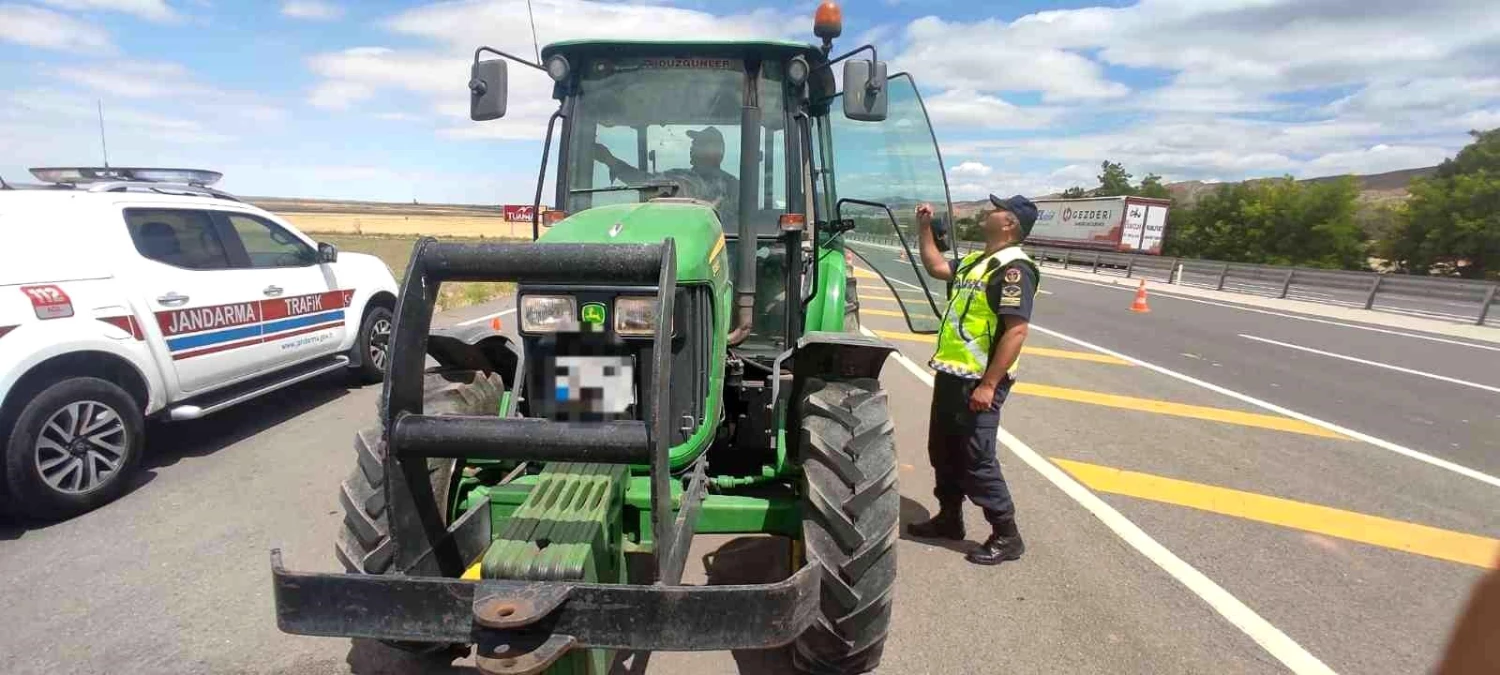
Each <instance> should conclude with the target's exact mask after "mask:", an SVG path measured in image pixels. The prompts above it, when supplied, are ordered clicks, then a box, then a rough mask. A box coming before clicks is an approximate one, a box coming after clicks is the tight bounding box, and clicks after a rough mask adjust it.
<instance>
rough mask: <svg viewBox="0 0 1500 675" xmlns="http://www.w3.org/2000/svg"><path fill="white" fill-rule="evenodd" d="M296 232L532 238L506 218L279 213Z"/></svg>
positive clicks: (527, 230)
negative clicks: (295, 228)
mask: <svg viewBox="0 0 1500 675" xmlns="http://www.w3.org/2000/svg"><path fill="white" fill-rule="evenodd" d="M276 215H279V216H281V217H282V218H285V219H287V220H289V221H291V223H292V224H293V225H296V226H297V229H299V230H302V231H303V232H307V233H316V234H321V233H337V234H364V235H381V236H411V237H417V236H422V235H430V236H434V237H470V238H478V237H484V238H486V239H527V240H529V239H531V224H530V223H510V222H506V221H505V219H504V218H499V217H493V216H492V217H483V216H467V215H426V214H417V215H387V214H371V213H296V212H286V211H277V212H276Z"/></svg>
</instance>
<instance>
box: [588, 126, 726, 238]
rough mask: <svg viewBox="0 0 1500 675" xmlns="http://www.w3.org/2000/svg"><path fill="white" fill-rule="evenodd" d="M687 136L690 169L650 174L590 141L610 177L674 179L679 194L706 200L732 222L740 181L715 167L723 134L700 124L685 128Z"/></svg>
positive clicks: (720, 157) (630, 180) (721, 158)
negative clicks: (678, 187) (688, 128)
mask: <svg viewBox="0 0 1500 675" xmlns="http://www.w3.org/2000/svg"><path fill="white" fill-rule="evenodd" d="M687 135H688V138H691V139H693V144H692V146H691V147H690V148H689V149H688V157H689V160H688V161H689V162H690V163H691V164H692V168H688V169H668V170H667V171H665V172H663V173H660V174H651V173H648V172H646V171H644V170H642V169H638V168H636V167H633V166H631V165H629V164H627V163H625V162H624V161H621V160H620V159H619V158H617V157H615V156H614V155H613V154H611V153H610V151H609V148H606V147H604V146H603V145H602V144H599V143H595V144H594V161H596V162H599V163H600V164H603V165H605V166H607V167H609V177H610V179H612V180H620V181H624V182H625V183H627V184H631V185H637V184H640V183H644V182H646V181H648V180H651V179H653V178H663V179H666V180H670V181H676V182H677V183H679V184H680V185H682V192H683V194H682V196H684V197H692V198H693V199H699V200H702V201H705V202H708V203H709V204H711V205H713V207H714V208H715V209H717V210H718V212H719V218H721V219H724V222H725V223H729V222H731V221H733V220H734V218H735V216H736V215H737V213H738V212H737V210H736V209H737V207H738V205H739V197H740V181H739V180H738V179H736V178H735V177H734V176H733V175H731V174H730V173H729V172H727V171H725V170H723V169H721V168H719V165H721V164H723V163H724V134H722V133H720V132H719V130H718V129H717V128H715V127H704V128H703V129H702V130H701V131H688V132H687Z"/></svg>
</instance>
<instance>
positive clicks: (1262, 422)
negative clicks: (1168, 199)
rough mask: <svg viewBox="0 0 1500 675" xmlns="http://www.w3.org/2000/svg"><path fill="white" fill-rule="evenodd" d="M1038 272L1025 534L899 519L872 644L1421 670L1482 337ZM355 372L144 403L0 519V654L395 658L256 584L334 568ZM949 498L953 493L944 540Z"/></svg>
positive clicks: (1139, 667)
mask: <svg viewBox="0 0 1500 675" xmlns="http://www.w3.org/2000/svg"><path fill="white" fill-rule="evenodd" d="M872 263H873V264H874V265H875V266H876V267H878V268H880V269H882V270H888V271H892V272H894V273H895V274H896V276H897V278H899V279H901V280H903V281H906V282H908V283H910V282H911V281H914V279H913V278H912V277H911V275H910V273H909V268H903V267H902V266H901V265H899V264H898V263H897V262H896V261H894V260H880V259H876V260H873V261H872ZM903 269H906V270H907V271H903ZM903 274H904V275H905V276H901V275H903ZM861 284H862V291H861V295H862V306H863V310H864V313H863V314H862V323H863V324H864V326H865V327H866V328H867V329H869V330H871V331H876V332H879V333H880V334H881V335H884V336H886V337H888V338H889V339H891V341H892V343H893V344H895V345H897V346H898V347H899V348H900V349H901V351H902V354H903V357H904V360H903V359H892V360H890V361H889V362H888V363H887V366H886V369H885V373H884V376H883V378H882V379H883V381H884V383H885V385H886V387H887V389H888V391H889V392H890V396H891V399H892V401H893V402H894V403H895V405H893V406H892V416H893V420H894V422H895V425H896V430H897V431H896V433H897V443H898V446H897V447H898V453H899V458H900V462H901V467H900V481H901V483H900V489H901V493H902V496H903V502H902V520H903V522H910V521H913V520H919V519H922V518H925V517H926V514H927V513H928V512H929V510H930V509H932V508H934V507H935V503H934V500H933V499H932V496H931V489H932V474H931V470H930V469H929V468H928V467H927V461H926V453H925V437H924V436H925V429H926V421H927V420H926V418H927V402H928V400H929V399H930V389H929V388H928V384H927V383H926V382H924V376H925V375H926V371H925V369H924V368H923V366H922V364H924V363H925V362H926V359H927V357H928V356H929V355H930V353H931V345H930V344H927V343H924V342H923V341H922V340H923V338H922V337H920V336H916V335H912V334H910V333H909V332H907V331H906V329H905V324H904V322H903V321H902V319H900V318H898V317H899V311H897V310H898V308H899V306H898V305H897V304H896V301H895V300H894V297H895V295H896V294H893V293H891V292H889V291H887V290H886V289H883V288H881V287H880V285H879V282H878V281H875V280H870V279H862V280H861ZM895 286H896V290H897V291H898V292H899V294H904V295H905V296H908V297H909V296H911V295H912V293H911V292H910V288H908V287H906V286H905V285H902V284H900V283H897V284H895ZM1043 288H1044V290H1045V291H1047V295H1044V296H1042V298H1041V299H1040V300H1039V302H1038V308H1037V310H1036V311H1037V314H1036V316H1035V325H1036V327H1037V328H1036V330H1034V331H1033V333H1032V336H1031V338H1030V340H1029V341H1028V347H1029V348H1030V351H1029V352H1028V353H1027V355H1026V356H1025V357H1024V361H1023V364H1022V377H1021V384H1018V385H1017V387H1016V389H1015V390H1014V391H1013V393H1012V398H1011V400H1010V401H1008V402H1007V403H1006V406H1005V409H1004V425H1005V428H1006V430H1007V435H1002V438H1001V440H1002V442H1004V444H1005V449H1003V450H1002V451H1001V461H1002V464H1003V465H1004V466H1005V470H1006V474H1007V476H1008V478H1009V479H1010V482H1011V485H1012V490H1013V492H1014V494H1015V497H1016V500H1017V503H1018V506H1019V509H1020V518H1021V521H1020V522H1021V529H1022V532H1023V534H1024V535H1025V537H1026V541H1027V545H1028V552H1027V554H1026V556H1025V557H1024V558H1023V559H1022V560H1020V561H1018V562H1015V563H1007V564H1005V565H1002V566H1000V567H999V568H979V567H975V566H972V565H969V564H968V563H966V562H964V561H963V559H962V556H961V554H960V551H961V550H962V549H963V548H964V547H965V546H966V545H967V544H962V545H938V544H936V543H934V542H924V541H914V540H909V539H903V540H902V541H901V542H900V544H899V546H898V554H899V556H900V557H899V565H900V574H899V580H898V589H897V601H896V609H895V621H894V625H893V634H892V638H891V641H890V643H889V644H888V646H887V648H886V658H885V665H884V666H883V668H882V669H881V672H886V673H903V674H905V673H934V674H938V673H942V674H949V673H994V672H1025V673H1084V672H1132V673H1134V672H1139V673H1204V672H1213V673H1273V672H1286V671H1287V670H1292V671H1294V672H1305V673H1315V672H1329V671H1332V672H1340V673H1363V672H1421V671H1424V670H1427V669H1429V668H1430V667H1431V666H1432V664H1433V663H1434V662H1435V659H1436V657H1437V654H1438V653H1439V651H1440V649H1441V646H1442V644H1443V642H1444V640H1445V638H1446V635H1447V632H1448V631H1449V629H1450V627H1451V624H1452V621H1453V618H1454V617H1455V616H1456V614H1457V612H1458V611H1459V609H1460V607H1461V605H1462V602H1463V600H1464V598H1465V597H1466V594H1467V593H1468V591H1469V589H1470V587H1471V586H1472V585H1473V583H1474V582H1475V581H1476V580H1477V579H1478V578H1479V577H1480V575H1481V574H1482V573H1483V571H1484V569H1485V567H1486V566H1487V565H1489V564H1491V563H1492V562H1493V561H1494V560H1495V558H1496V554H1497V553H1500V543H1497V541H1496V537H1500V518H1497V516H1496V513H1497V512H1500V511H1497V503H1500V499H1497V497H1500V484H1496V483H1494V482H1487V481H1486V480H1484V479H1485V478H1491V477H1493V476H1494V475H1495V474H1497V473H1500V454H1497V452H1496V451H1497V450H1500V448H1497V446H1496V443H1497V439H1500V417H1497V411H1500V406H1497V405H1496V403H1497V399H1500V393H1497V392H1496V391H1492V390H1489V389H1484V388H1482V387H1490V388H1496V387H1500V359H1496V358H1495V356H1496V353H1495V352H1494V351H1487V350H1484V349H1481V348H1476V347H1469V346H1463V345H1460V344H1449V343H1444V342H1435V341H1432V340H1425V339H1421V338H1414V337H1404V336H1399V335H1391V334H1386V333H1376V332H1371V331H1367V330H1362V329H1359V328H1349V327H1339V326H1332V325H1326V324H1318V323H1314V322H1308V321H1298V320H1295V319H1290V318H1278V317H1274V316H1270V315H1266V314H1263V313H1254V312H1248V311H1243V310H1240V309H1235V308H1232V307H1220V306H1215V305H1208V304H1204V303H1200V302H1192V301H1189V300H1186V299H1179V298H1173V297H1169V296H1168V295H1165V294H1156V295H1153V296H1152V297H1151V309H1152V312H1151V313H1149V314H1135V313H1131V312H1128V311H1127V309H1126V308H1127V306H1128V305H1129V304H1130V300H1131V296H1130V295H1129V294H1128V293H1125V292H1122V291H1120V290H1118V289H1114V288H1107V287H1101V286H1097V285H1093V284H1089V283H1084V282H1078V281H1071V280H1064V279H1062V278H1061V277H1060V276H1049V277H1046V278H1045V280H1044V282H1043ZM503 309H504V306H503V304H500V305H493V306H489V307H482V308H475V309H471V310H469V311H468V312H466V313H464V314H463V315H462V316H451V317H449V318H450V320H458V319H465V318H474V317H477V316H481V315H483V314H486V313H491V312H496V311H501V310H503ZM1242 335H1247V336H1253V337H1254V338H1259V339H1251V338H1248V337H1242ZM1268 340H1269V341H1275V343H1280V344H1275V343H1272V342H1267V341H1268ZM1283 345H1296V346H1297V347H1301V348H1303V349H1297V348H1293V347H1287V346H1283ZM1094 347H1098V348H1100V349H1095V348H1094ZM1306 349H1315V350H1319V351H1320V352H1324V353H1336V354H1340V355H1343V356H1346V357H1350V358H1358V359H1361V360H1362V361H1364V362H1370V363H1381V364H1385V365H1387V366H1396V367H1400V368H1404V369H1406V371H1397V370H1391V369H1390V368H1387V367H1381V366H1375V365H1369V363H1363V362H1356V361H1350V360H1347V359H1341V358H1335V357H1331V356H1325V355H1323V354H1319V353H1314V352H1309V351H1305V350H1306ZM1101 350H1107V351H1101ZM1407 371H1419V372H1421V373H1425V375H1417V374H1412V372H1407ZM1431 376H1439V377H1444V378H1449V380H1462V381H1464V382H1467V383H1468V384H1455V383H1454V382H1452V381H1448V380H1442V379H1435V378H1434V377H1431ZM1205 385H1209V386H1205ZM1471 385H1479V387H1476V386H1471ZM1213 387H1218V388H1219V389H1217V390H1216V389H1214V388H1213ZM378 393H379V392H378V388H374V387H366V388H361V389H351V388H348V387H347V386H345V383H344V382H343V381H342V380H340V379H338V378H327V379H324V380H322V381H318V382H310V383H306V384H305V385H303V386H299V387H296V388H293V389H291V390H289V391H288V392H286V393H285V394H282V395H278V396H276V397H274V398H273V399H272V400H266V401H258V402H253V403H250V404H247V405H245V406H242V407H239V408H236V409H232V410H229V411H225V412H224V413H221V414H219V415H216V416H213V417H211V418H208V419H205V420H200V421H197V422H192V423H186V424H181V425H176V426H160V427H156V428H153V429H152V430H151V432H152V434H153V437H152V445H153V448H154V455H153V459H152V460H151V461H150V468H149V470H148V472H147V475H146V477H145V478H144V479H143V480H142V482H141V484H140V485H139V486H138V487H137V488H136V489H135V490H134V491H132V492H131V493H130V494H129V495H127V496H126V497H125V498H124V499H122V500H120V501H119V502H117V503H115V504H112V505H110V506H108V507H105V508H103V509H101V510H99V511H97V512H94V513H91V514H88V515H87V516H84V517H82V518H78V519H75V520H73V521H69V522H65V523H60V524H56V525H51V526H46V527H36V528H30V529H28V528H25V527H21V526H16V525H12V526H8V527H3V528H0V583H4V584H5V586H4V587H5V588H6V589H7V591H6V600H7V602H6V603H5V606H4V608H3V609H0V625H4V626H6V627H7V630H6V631H5V633H4V634H3V635H0V672H4V673H96V672H97V673H105V672H109V673H119V672H130V673H136V672H140V673H207V672H212V673H345V672H355V673H410V672H419V668H420V666H419V664H418V663H416V662H413V661H410V660H407V659H404V658H403V657H401V656H399V655H396V654H394V653H393V652H390V651H389V650H386V649H384V648H383V647H379V646H376V645H370V644H364V643H355V644H352V645H351V642H350V641H347V640H336V639H322V638H302V637H295V636H288V635H283V634H281V633H279V632H278V631H277V630H276V627H275V624H274V620H273V615H272V611H271V606H272V605H271V598H270V595H269V571H268V564H267V551H268V550H269V549H270V548H271V547H273V546H279V547H281V548H282V549H283V550H284V551H285V552H286V560H287V564H288V565H289V566H290V567H293V568H297V569H305V570H333V569H336V567H337V563H336V562H335V561H334V559H333V556H332V545H331V542H332V538H333V535H334V533H335V532H336V531H337V529H338V525H339V519H340V514H339V511H338V504H337V500H336V498H335V497H336V485H337V482H338V481H339V480H340V479H341V478H342V477H343V475H344V474H345V473H346V472H347V471H348V470H349V468H350V466H351V465H352V453H351V451H350V439H351V438H352V434H353V432H354V430H355V429H356V428H358V427H359V426H361V425H364V424H368V423H370V421H371V420H373V417H374V410H375V405H376V399H377V397H378ZM1266 405H1271V406H1277V407H1279V410H1273V409H1271V408H1267V407H1266ZM1308 420H1315V421H1316V423H1315V422H1309V421H1308ZM1465 472H1467V473H1465ZM981 522H982V521H981V519H980V518H979V514H978V513H977V512H973V511H971V512H970V513H969V523H970V537H969V538H970V540H971V541H978V540H979V539H981V538H982V537H983V534H984V533H983V532H982V531H981V528H980V526H979V524H980V523H981ZM781 545H782V544H781V542H779V541H777V540H771V539H759V538H737V539H732V538H727V537H715V538H709V537H701V538H699V541H698V542H696V546H695V548H696V551H697V553H698V554H700V555H694V556H692V557H691V558H690V561H691V563H692V566H693V569H691V570H690V571H689V578H690V579H696V580H698V581H712V582H714V583H725V582H733V581H766V580H771V579H774V578H776V577H777V576H778V575H779V574H784V573H785V570H784V569H781V568H779V567H778V565H779V564H780V563H779V562H778V561H781V560H784V558H785V556H784V554H783V551H782V550H781V548H780V547H781ZM710 553H715V554H717V555H716V556H714V558H713V560H715V566H714V568H713V570H712V572H713V574H712V579H710V578H709V577H710V575H709V572H710V570H709V569H706V568H705V565H704V564H703V557H704V556H706V555H707V554H710ZM454 670H455V671H457V672H468V670H467V669H466V668H465V667H464V662H459V663H458V664H457V665H456V666H455V668H454ZM643 670H645V671H646V672H650V673H782V672H787V669H786V662H785V659H784V656H783V655H782V654H779V653H776V652H746V653H737V654H722V653H705V654H657V655H655V656H654V657H653V658H652V659H651V660H650V662H649V664H648V665H647V667H645V668H644V669H643Z"/></svg>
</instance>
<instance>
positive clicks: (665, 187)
mask: <svg viewBox="0 0 1500 675" xmlns="http://www.w3.org/2000/svg"><path fill="white" fill-rule="evenodd" d="M626 190H636V191H640V192H645V191H647V190H655V191H657V192H658V193H662V194H658V195H657V196H659V197H673V196H676V195H677V193H679V192H682V183H679V182H677V181H674V180H669V181H651V182H649V183H641V184H640V185H611V186H609V187H602V188H588V189H586V190H568V194H573V195H586V194H593V193H595V192H624V191H626Z"/></svg>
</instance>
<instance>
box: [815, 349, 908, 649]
mask: <svg viewBox="0 0 1500 675" xmlns="http://www.w3.org/2000/svg"><path fill="white" fill-rule="evenodd" d="M799 406H800V410H801V415H802V422H801V428H802V437H801V441H802V443H801V447H802V473H803V477H804V484H803V488H804V489H803V516H802V536H803V546H804V551H805V555H806V557H807V564H809V565H817V566H819V567H821V568H822V572H823V581H822V593H821V598H820V611H819V613H818V616H817V619H816V620H815V621H814V622H813V624H812V625H811V626H809V627H808V629H807V630H806V631H805V632H803V633H802V635H801V636H800V637H798V638H797V641H796V643H795V645H794V647H793V652H792V658H793V662H794V664H795V665H796V666H797V668H798V669H799V670H801V671H803V672H807V673H814V674H816V675H825V674H826V675H852V674H853V673H865V672H869V671H872V670H874V669H875V667H876V666H878V665H880V657H881V653H882V652H883V651H884V649H885V639H886V635H887V633H889V631H890V624H891V601H892V599H893V593H894V589H895V584H896V539H897V533H898V530H897V528H898V523H897V521H898V516H899V513H900V510H901V497H900V494H899V493H898V492H897V491H896V444H895V439H894V437H893V430H894V428H893V426H892V424H891V417H890V409H889V405H888V403H887V401H886V394H885V391H884V390H883V389H882V388H881V386H880V381H879V380H874V379H856V380H847V381H833V380H830V381H823V380H817V379H809V380H808V382H807V385H806V393H804V395H803V399H802V400H801V401H800V404H799Z"/></svg>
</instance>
